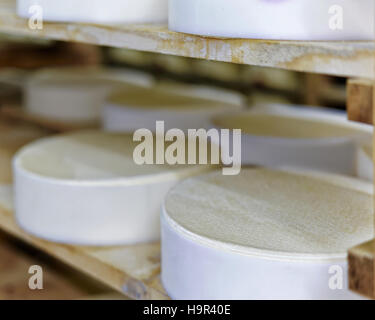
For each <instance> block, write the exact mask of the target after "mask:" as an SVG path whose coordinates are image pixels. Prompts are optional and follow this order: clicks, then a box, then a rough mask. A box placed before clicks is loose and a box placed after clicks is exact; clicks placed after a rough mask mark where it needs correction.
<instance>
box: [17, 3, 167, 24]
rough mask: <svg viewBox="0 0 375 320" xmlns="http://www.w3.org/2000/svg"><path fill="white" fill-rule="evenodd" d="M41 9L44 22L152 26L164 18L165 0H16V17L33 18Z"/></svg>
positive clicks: (165, 16)
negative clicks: (139, 24) (151, 24)
mask: <svg viewBox="0 0 375 320" xmlns="http://www.w3.org/2000/svg"><path fill="white" fill-rule="evenodd" d="M35 5H38V6H40V8H42V17H43V19H44V21H59V22H89V23H90V22H91V23H104V24H107V23H155V22H165V21H167V17H168V1H167V0H137V1H134V0H105V1H103V0H79V1H76V0H64V1H61V0H17V12H18V15H19V16H21V17H23V18H30V17H35V15H36V14H37V13H39V11H38V10H36V9H35V7H33V6H35Z"/></svg>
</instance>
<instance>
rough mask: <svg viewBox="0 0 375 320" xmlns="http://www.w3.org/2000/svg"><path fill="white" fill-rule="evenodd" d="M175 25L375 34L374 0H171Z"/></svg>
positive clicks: (270, 34)
mask: <svg viewBox="0 0 375 320" xmlns="http://www.w3.org/2000/svg"><path fill="white" fill-rule="evenodd" d="M169 28H170V29H171V30H173V31H178V32H184V33H191V34H197V35H204V36H211V37H228V38H252V39H275V40H373V39H374V2H373V1H372V0H361V1H356V0H315V1H311V0H284V1H279V0H274V1H271V0H231V1H227V0H170V1H169Z"/></svg>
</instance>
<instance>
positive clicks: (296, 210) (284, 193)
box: [162, 169, 373, 300]
mask: <svg viewBox="0 0 375 320" xmlns="http://www.w3.org/2000/svg"><path fill="white" fill-rule="evenodd" d="M372 238H373V212H372V186H371V184H369V183H365V182H363V181H361V180H357V179H354V178H348V177H345V176H336V175H332V174H322V173H314V172H303V171H296V172H292V171H289V172H288V171H275V170H269V169H243V170H242V171H241V173H240V175H238V176H223V175H222V174H221V172H219V171H217V172H214V173H209V174H206V175H203V176H200V177H195V178H191V179H188V180H185V181H183V182H182V183H180V184H178V185H177V186H176V187H175V188H173V189H172V190H171V191H170V192H169V194H168V195H167V197H166V200H165V204H164V207H163V213H162V282H163V284H164V287H165V289H166V290H167V292H168V294H169V295H170V296H171V297H172V298H174V299H198V300H200V299H222V300H226V299H339V298H355V297H356V296H355V295H354V294H352V293H350V292H349V291H348V290H347V286H346V277H347V275H346V273H347V262H346V251H347V250H348V249H349V248H351V247H353V246H355V245H357V244H360V243H362V242H365V241H367V240H369V239H372ZM330 273H333V275H332V274H330ZM336 273H337V274H336ZM335 276H337V277H339V278H335ZM331 279H333V280H334V281H335V280H338V281H339V282H340V281H342V282H343V283H344V284H345V286H344V287H343V289H342V290H339V289H337V290H334V289H335V288H330V283H331V281H332V280H331ZM334 281H333V282H334ZM332 286H333V285H332Z"/></svg>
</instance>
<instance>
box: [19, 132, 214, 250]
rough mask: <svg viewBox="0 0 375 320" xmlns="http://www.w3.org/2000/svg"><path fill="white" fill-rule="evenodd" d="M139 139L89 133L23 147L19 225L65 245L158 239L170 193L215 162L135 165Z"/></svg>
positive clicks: (46, 140)
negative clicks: (161, 214) (162, 208)
mask: <svg viewBox="0 0 375 320" xmlns="http://www.w3.org/2000/svg"><path fill="white" fill-rule="evenodd" d="M136 145H137V144H136V143H135V142H133V138H132V136H131V135H127V134H110V133H103V132H99V131H83V132H79V133H75V134H70V135H61V136H56V137H52V138H46V139H42V140H39V141H37V142H35V143H32V144H30V145H28V146H26V147H24V148H23V149H22V150H21V151H20V152H19V153H18V154H17V155H16V157H15V160H14V176H15V212H16V219H17V221H18V223H19V225H20V226H21V227H22V228H23V229H24V230H26V231H27V232H29V233H31V234H34V235H36V236H39V237H41V238H45V239H48V240H51V241H56V242H63V243H74V244H82V245H117V244H133V243H138V242H148V241H156V240H158V239H159V235H160V223H159V215H160V207H161V205H162V201H163V199H164V197H165V195H166V193H167V191H168V190H169V189H170V188H171V187H172V186H173V185H174V184H175V183H176V182H178V181H179V180H181V179H184V178H186V177H188V176H191V175H195V174H198V173H201V172H204V171H206V170H209V167H208V166H169V165H142V166H141V165H136V164H135V162H134V159H133V151H134V148H135V147H136Z"/></svg>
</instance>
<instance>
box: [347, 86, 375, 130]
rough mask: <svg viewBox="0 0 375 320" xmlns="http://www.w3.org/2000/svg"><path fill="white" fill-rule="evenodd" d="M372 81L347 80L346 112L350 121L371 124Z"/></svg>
mask: <svg viewBox="0 0 375 320" xmlns="http://www.w3.org/2000/svg"><path fill="white" fill-rule="evenodd" d="M373 90H374V81H373V80H369V79H349V80H348V83H347V111H348V118H349V120H352V121H357V122H363V123H367V124H373V123H374V121H373V104H374V92H373Z"/></svg>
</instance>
